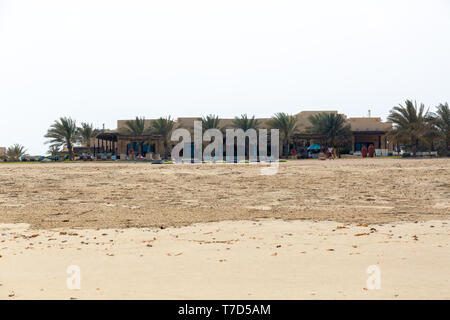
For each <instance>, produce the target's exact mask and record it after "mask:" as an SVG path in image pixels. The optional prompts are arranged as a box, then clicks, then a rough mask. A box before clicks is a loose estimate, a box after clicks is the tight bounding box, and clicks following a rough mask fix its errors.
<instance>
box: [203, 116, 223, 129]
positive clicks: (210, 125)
mask: <svg viewBox="0 0 450 320" xmlns="http://www.w3.org/2000/svg"><path fill="white" fill-rule="evenodd" d="M219 124H220V119H219V117H218V116H216V115H213V114H209V115H207V116H206V117H203V118H202V127H203V131H206V130H208V129H219V130H220V125H219Z"/></svg>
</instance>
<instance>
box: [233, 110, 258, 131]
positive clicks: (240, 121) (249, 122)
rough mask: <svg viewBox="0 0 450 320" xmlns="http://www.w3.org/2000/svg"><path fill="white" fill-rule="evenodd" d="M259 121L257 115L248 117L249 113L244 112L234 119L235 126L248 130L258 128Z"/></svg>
mask: <svg viewBox="0 0 450 320" xmlns="http://www.w3.org/2000/svg"><path fill="white" fill-rule="evenodd" d="M258 126H259V123H258V120H257V119H255V116H253V117H251V118H248V116H247V114H242V115H241V117H240V118H239V117H235V118H234V120H233V127H235V128H236V129H242V130H244V131H247V130H248V129H258Z"/></svg>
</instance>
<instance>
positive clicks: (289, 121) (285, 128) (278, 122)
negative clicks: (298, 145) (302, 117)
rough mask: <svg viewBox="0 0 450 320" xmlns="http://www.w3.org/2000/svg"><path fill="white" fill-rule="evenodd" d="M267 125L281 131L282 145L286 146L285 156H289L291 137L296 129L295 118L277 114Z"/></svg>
mask: <svg viewBox="0 0 450 320" xmlns="http://www.w3.org/2000/svg"><path fill="white" fill-rule="evenodd" d="M268 124H269V126H271V127H272V128H274V129H278V130H280V131H281V136H282V138H283V145H285V146H286V152H287V154H286V156H289V153H290V140H291V135H292V134H293V133H294V132H295V130H296V129H297V117H295V116H292V115H288V114H287V113H284V112H278V113H276V114H275V115H274V116H273V117H272V119H270V120H269V121H268Z"/></svg>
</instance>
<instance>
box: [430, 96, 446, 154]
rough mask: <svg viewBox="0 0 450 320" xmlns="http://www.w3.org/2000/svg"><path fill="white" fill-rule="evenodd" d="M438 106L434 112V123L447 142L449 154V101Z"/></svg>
mask: <svg viewBox="0 0 450 320" xmlns="http://www.w3.org/2000/svg"><path fill="white" fill-rule="evenodd" d="M436 108H437V111H436V113H433V114H432V117H433V123H434V124H435V126H436V128H437V130H438V132H439V135H440V136H441V137H442V139H443V141H444V143H445V148H446V151H447V155H450V108H449V107H448V103H445V104H442V103H441V104H440V105H439V106H437V107H436Z"/></svg>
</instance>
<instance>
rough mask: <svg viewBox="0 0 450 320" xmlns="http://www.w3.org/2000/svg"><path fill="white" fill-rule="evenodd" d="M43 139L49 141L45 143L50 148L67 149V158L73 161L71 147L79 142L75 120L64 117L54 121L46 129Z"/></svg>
mask: <svg viewBox="0 0 450 320" xmlns="http://www.w3.org/2000/svg"><path fill="white" fill-rule="evenodd" d="M45 138H48V139H50V140H49V141H47V142H46V143H50V144H51V145H52V146H55V147H58V148H61V147H63V146H65V147H67V150H68V151H69V157H70V159H71V160H73V146H74V145H75V144H76V143H77V142H78V141H79V140H80V139H79V132H78V128H77V123H76V121H75V120H72V119H71V118H66V117H62V118H60V119H59V120H55V122H54V123H53V124H52V125H51V126H50V128H49V129H48V131H47V134H46V135H45Z"/></svg>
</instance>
